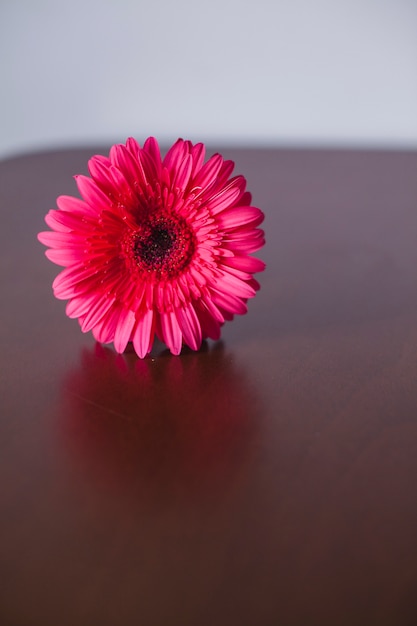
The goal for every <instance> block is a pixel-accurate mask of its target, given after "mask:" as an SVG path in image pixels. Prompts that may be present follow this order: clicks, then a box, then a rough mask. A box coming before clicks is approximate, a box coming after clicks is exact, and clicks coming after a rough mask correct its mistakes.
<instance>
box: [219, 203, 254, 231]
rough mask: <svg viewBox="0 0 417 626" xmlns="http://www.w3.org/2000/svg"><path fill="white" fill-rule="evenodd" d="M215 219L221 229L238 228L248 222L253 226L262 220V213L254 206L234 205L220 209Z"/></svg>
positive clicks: (246, 224)
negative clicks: (223, 209)
mask: <svg viewBox="0 0 417 626" xmlns="http://www.w3.org/2000/svg"><path fill="white" fill-rule="evenodd" d="M216 219H217V222H218V223H219V225H220V227H221V228H223V229H231V228H239V227H240V226H248V225H249V224H250V225H251V227H252V228H254V227H255V226H259V224H261V222H263V220H264V214H263V213H262V211H261V210H260V209H258V208H256V207H254V206H236V207H232V208H230V209H226V210H225V211H222V212H221V213H219V214H218V215H217V218H216Z"/></svg>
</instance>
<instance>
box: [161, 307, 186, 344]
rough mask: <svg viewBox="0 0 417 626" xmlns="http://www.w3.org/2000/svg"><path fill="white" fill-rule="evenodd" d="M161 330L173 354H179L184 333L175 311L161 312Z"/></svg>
mask: <svg viewBox="0 0 417 626" xmlns="http://www.w3.org/2000/svg"><path fill="white" fill-rule="evenodd" d="M160 321H161V330H162V335H163V339H164V341H165V343H166V345H167V346H168V348H169V349H170V350H171V352H172V354H179V353H180V352H181V348H182V333H181V329H180V326H179V324H178V321H177V318H176V316H175V312H174V311H170V312H169V313H161V315H160Z"/></svg>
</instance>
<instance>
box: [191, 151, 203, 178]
mask: <svg viewBox="0 0 417 626" xmlns="http://www.w3.org/2000/svg"><path fill="white" fill-rule="evenodd" d="M205 154H206V149H205V146H204V144H203V143H196V144H195V146H193V148H192V149H191V156H192V158H193V171H192V176H195V174H196V173H197V172H198V171H199V170H200V169H201V167H202V165H203V163H204V157H205Z"/></svg>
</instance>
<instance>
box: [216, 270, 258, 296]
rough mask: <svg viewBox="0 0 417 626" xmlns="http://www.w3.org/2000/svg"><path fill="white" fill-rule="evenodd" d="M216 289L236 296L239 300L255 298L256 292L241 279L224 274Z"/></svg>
mask: <svg viewBox="0 0 417 626" xmlns="http://www.w3.org/2000/svg"><path fill="white" fill-rule="evenodd" d="M216 287H218V288H219V290H220V288H221V289H223V290H224V291H227V293H228V294H230V295H233V296H236V297H237V298H244V299H246V298H253V296H254V295H255V290H254V289H253V287H251V286H250V285H248V283H246V282H245V281H243V280H240V278H237V277H236V276H233V275H232V274H228V273H224V274H223V276H222V277H221V279H218V281H217V283H216Z"/></svg>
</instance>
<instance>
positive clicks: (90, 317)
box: [81, 296, 114, 333]
mask: <svg viewBox="0 0 417 626" xmlns="http://www.w3.org/2000/svg"><path fill="white" fill-rule="evenodd" d="M113 302H114V297H113V298H108V297H106V296H104V297H101V296H98V297H97V301H96V302H95V303H94V304H92V305H90V307H89V310H88V312H87V314H86V315H85V317H84V319H83V321H82V324H81V330H82V331H83V333H87V332H88V331H89V330H91V329H92V328H93V326H95V325H96V324H98V323H99V321H100V320H101V319H102V317H103V316H104V315H105V314H106V313H107V311H108V310H109V309H110V308H111V307H112V306H113Z"/></svg>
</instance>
